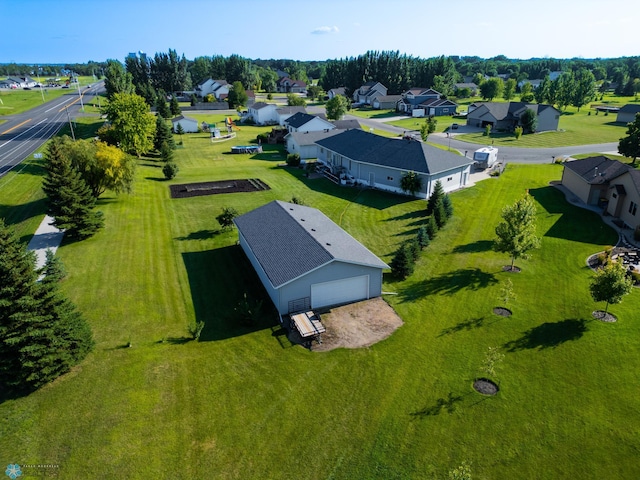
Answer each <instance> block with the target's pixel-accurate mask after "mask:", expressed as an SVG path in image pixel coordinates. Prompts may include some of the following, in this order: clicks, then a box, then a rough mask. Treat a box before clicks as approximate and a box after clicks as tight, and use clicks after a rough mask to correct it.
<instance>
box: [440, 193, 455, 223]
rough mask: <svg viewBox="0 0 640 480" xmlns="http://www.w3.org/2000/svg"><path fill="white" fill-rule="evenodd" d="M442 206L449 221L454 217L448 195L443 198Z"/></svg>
mask: <svg viewBox="0 0 640 480" xmlns="http://www.w3.org/2000/svg"><path fill="white" fill-rule="evenodd" d="M442 205H443V206H444V212H445V213H446V214H447V219H449V218H451V217H453V204H452V203H451V198H450V197H449V195H448V194H446V193H445V194H444V196H443V197H442Z"/></svg>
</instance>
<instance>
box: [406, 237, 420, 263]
mask: <svg viewBox="0 0 640 480" xmlns="http://www.w3.org/2000/svg"><path fill="white" fill-rule="evenodd" d="M406 243H407V251H408V252H409V254H410V255H411V259H412V260H413V261H414V262H415V261H416V260H418V259H419V258H420V245H419V244H418V240H417V238H414V239H413V240H407V242H406Z"/></svg>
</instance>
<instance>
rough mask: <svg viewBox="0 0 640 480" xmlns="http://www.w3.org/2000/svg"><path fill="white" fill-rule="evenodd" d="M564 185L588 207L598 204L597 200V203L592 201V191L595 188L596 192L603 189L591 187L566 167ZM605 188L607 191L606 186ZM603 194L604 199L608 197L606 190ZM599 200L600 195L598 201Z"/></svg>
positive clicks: (563, 176) (563, 175)
mask: <svg viewBox="0 0 640 480" xmlns="http://www.w3.org/2000/svg"><path fill="white" fill-rule="evenodd" d="M562 185H564V186H565V187H566V188H568V189H569V190H570V191H571V192H572V193H573V194H574V195H575V196H576V197H578V198H579V199H580V200H582V201H583V202H584V203H586V204H588V205H597V204H598V201H597V200H596V201H595V202H593V201H592V199H593V198H594V194H593V193H592V190H593V189H594V187H595V189H596V190H600V189H601V188H602V187H600V188H598V186H597V185H591V184H590V183H588V182H586V181H585V179H584V178H582V177H581V176H580V175H578V174H577V173H575V172H574V171H573V170H570V169H568V168H566V167H565V168H564V170H563V172H562ZM604 188H605V189H606V186H605V187H604ZM603 193H604V194H603V195H602V197H606V190H605V191H604V192H603ZM599 198H600V195H598V199H599Z"/></svg>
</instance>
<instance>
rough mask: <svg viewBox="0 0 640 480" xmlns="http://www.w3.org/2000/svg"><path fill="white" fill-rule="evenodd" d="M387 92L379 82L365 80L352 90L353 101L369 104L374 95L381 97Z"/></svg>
mask: <svg viewBox="0 0 640 480" xmlns="http://www.w3.org/2000/svg"><path fill="white" fill-rule="evenodd" d="M386 94H387V87H385V86H384V85H383V84H381V83H380V82H374V81H371V82H367V83H365V84H364V85H362V86H361V87H360V88H358V89H357V90H356V91H355V92H353V101H354V102H356V103H361V104H366V105H371V103H372V102H373V100H374V99H375V98H376V97H383V96H385V95H386Z"/></svg>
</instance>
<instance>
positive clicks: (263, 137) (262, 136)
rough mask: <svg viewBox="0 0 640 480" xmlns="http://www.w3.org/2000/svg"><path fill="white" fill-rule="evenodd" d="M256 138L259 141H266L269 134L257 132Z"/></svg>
mask: <svg viewBox="0 0 640 480" xmlns="http://www.w3.org/2000/svg"><path fill="white" fill-rule="evenodd" d="M256 140H257V141H258V142H260V143H266V142H267V141H268V140H269V135H267V134H266V133H259V134H258V136H257V137H256Z"/></svg>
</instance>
